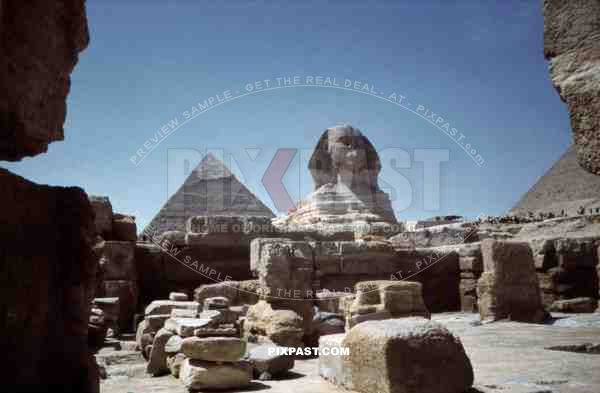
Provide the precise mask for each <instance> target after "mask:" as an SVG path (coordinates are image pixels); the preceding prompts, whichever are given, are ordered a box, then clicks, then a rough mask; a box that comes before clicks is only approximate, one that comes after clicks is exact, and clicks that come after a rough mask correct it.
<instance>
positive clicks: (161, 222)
mask: <svg viewBox="0 0 600 393" xmlns="http://www.w3.org/2000/svg"><path fill="white" fill-rule="evenodd" d="M213 215H226V216H265V217H274V216H275V215H274V214H273V212H272V211H271V209H269V208H268V207H267V206H266V205H265V204H264V203H263V202H261V201H260V200H259V199H258V198H257V197H256V195H254V194H253V193H252V192H251V191H250V190H248V188H247V187H246V186H245V185H244V184H242V183H241V182H240V181H239V180H238V179H237V177H235V175H234V174H233V173H231V171H230V170H229V169H227V167H226V166H225V164H223V162H222V161H221V160H219V159H218V158H216V157H215V156H214V155H212V154H210V153H209V154H207V155H206V156H205V157H204V158H203V159H202V161H201V162H200V164H199V165H198V166H197V167H196V169H194V170H193V171H192V173H190V175H189V176H188V177H187V179H186V180H185V182H184V183H183V185H182V186H181V187H180V188H179V189H178V190H177V191H176V192H175V193H174V194H173V195H172V196H171V197H170V198H169V200H168V201H167V203H165V205H164V206H163V207H162V208H161V209H160V211H159V212H158V214H157V215H156V216H155V217H154V218H153V219H152V221H150V224H148V226H147V227H146V229H144V233H148V234H156V235H158V234H161V233H163V232H166V231H172V230H179V231H185V223H186V221H187V220H188V218H190V217H193V216H213Z"/></svg>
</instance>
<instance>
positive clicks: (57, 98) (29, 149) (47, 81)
mask: <svg viewBox="0 0 600 393" xmlns="http://www.w3.org/2000/svg"><path fill="white" fill-rule="evenodd" d="M0 15H2V22H1V25H0V45H1V49H0V53H2V56H1V58H0V70H2V71H1V72H0V91H2V96H1V97H0V129H1V131H0V132H1V134H2V137H1V138H0V159H2V160H10V161H17V160H20V159H21V158H23V157H28V156H34V155H37V154H40V153H43V152H45V151H46V150H47V148H48V144H49V143H50V142H54V141H58V140H62V139H63V138H64V136H63V123H64V122H65V117H66V112H67V107H66V98H67V95H68V93H69V90H70V87H71V78H70V76H71V72H72V71H73V68H74V67H75V64H76V63H77V59H78V54H79V52H81V51H82V50H83V49H85V48H86V47H87V45H88V41H89V37H88V27H87V19H86V15H85V7H84V0H60V1H44V0H34V1H29V2H27V4H26V5H25V4H23V3H21V2H18V1H17V2H12V1H4V2H2V4H0Z"/></svg>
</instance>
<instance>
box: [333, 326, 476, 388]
mask: <svg viewBox="0 0 600 393" xmlns="http://www.w3.org/2000/svg"><path fill="white" fill-rule="evenodd" d="M328 337H335V336H328ZM338 340H339V338H338ZM342 347H347V348H348V349H349V355H348V356H347V359H343V360H342V369H345V368H346V367H347V368H349V374H346V372H342V373H341V374H339V375H340V376H341V377H340V378H339V379H340V380H341V381H342V382H344V386H345V387H346V388H348V389H352V390H356V391H358V392H364V393H400V392H402V393H405V392H427V393H462V392H465V391H467V390H468V389H469V388H470V387H471V386H472V384H473V368H472V366H471V362H470V360H469V358H468V357H467V355H466V353H465V351H464V348H463V346H462V343H461V342H460V339H458V337H456V336H454V335H453V334H452V333H451V332H450V331H448V330H447V329H446V328H445V327H444V326H442V325H441V324H439V323H436V322H432V321H429V320H427V319H424V318H419V317H410V318H401V319H388V320H385V321H369V322H365V323H361V324H360V325H357V326H356V327H354V328H352V329H351V330H350V332H349V333H348V334H347V336H346V337H345V338H344V339H343V341H342ZM330 364H331V362H330ZM434 375H435V377H433V376H434ZM348 379H351V383H350V384H348Z"/></svg>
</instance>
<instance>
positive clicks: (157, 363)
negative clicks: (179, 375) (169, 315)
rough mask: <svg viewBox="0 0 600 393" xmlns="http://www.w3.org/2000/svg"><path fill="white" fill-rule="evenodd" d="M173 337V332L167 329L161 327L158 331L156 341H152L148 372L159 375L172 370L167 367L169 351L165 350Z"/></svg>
mask: <svg viewBox="0 0 600 393" xmlns="http://www.w3.org/2000/svg"><path fill="white" fill-rule="evenodd" d="M171 337H173V333H172V332H170V331H169V330H167V329H160V330H159V331H158V332H157V333H156V336H155V337H154V342H153V343H152V349H151V351H150V356H149V361H148V365H147V366H146V372H147V373H148V374H152V375H154V376H158V375H162V374H166V373H168V372H169V371H170V370H169V368H168V367H167V353H166V352H165V345H166V344H167V341H169V339H170V338H171Z"/></svg>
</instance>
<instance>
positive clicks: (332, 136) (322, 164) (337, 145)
mask: <svg viewBox="0 0 600 393" xmlns="http://www.w3.org/2000/svg"><path fill="white" fill-rule="evenodd" d="M308 167H309V169H310V172H311V175H312V177H313V180H314V182H315V188H319V187H320V186H322V185H324V184H327V183H337V182H342V183H344V184H346V185H348V186H350V187H352V188H355V187H369V188H372V189H377V188H378V186H377V176H378V175H379V171H380V170H381V164H380V162H379V155H378V154H377V152H376V151H375V148H374V147H373V145H372V144H371V142H370V141H369V140H368V139H367V137H365V136H364V135H363V134H362V133H361V132H360V130H358V129H357V128H354V127H352V126H350V125H344V126H337V127H332V128H328V129H327V130H325V132H324V133H323V135H321V138H320V139H319V143H318V144H317V146H316V148H315V151H314V153H313V155H312V157H311V159H310V162H309V166H308Z"/></svg>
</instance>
